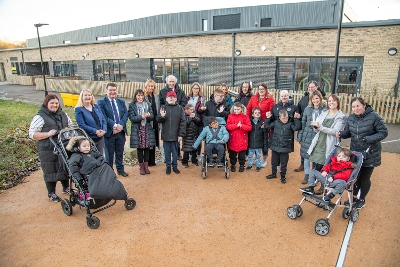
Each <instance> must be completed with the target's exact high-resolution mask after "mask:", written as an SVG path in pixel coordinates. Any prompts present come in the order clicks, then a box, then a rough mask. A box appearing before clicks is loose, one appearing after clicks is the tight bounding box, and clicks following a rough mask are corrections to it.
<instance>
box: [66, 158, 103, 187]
mask: <svg viewBox="0 0 400 267" xmlns="http://www.w3.org/2000/svg"><path fill="white" fill-rule="evenodd" d="M104 162H105V160H104V157H103V155H102V154H101V153H100V152H98V151H90V153H88V154H84V153H80V152H78V153H73V154H72V155H71V157H70V158H69V160H68V166H69V169H70V171H71V173H72V175H73V176H74V177H75V178H76V179H77V181H79V180H82V179H83V176H82V175H89V174H90V173H91V172H92V171H93V170H94V169H95V168H97V167H99V166H100V165H101V164H103V163H104Z"/></svg>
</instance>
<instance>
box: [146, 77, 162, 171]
mask: <svg viewBox="0 0 400 267" xmlns="http://www.w3.org/2000/svg"><path fill="white" fill-rule="evenodd" d="M144 95H145V100H146V101H147V102H148V103H149V104H150V108H151V110H152V111H153V115H154V116H156V115H157V113H158V110H159V109H160V107H159V103H160V101H159V99H158V98H159V95H158V94H157V88H156V83H155V82H154V81H153V80H147V81H146V83H145V84H144ZM150 124H151V125H152V127H153V130H154V134H155V139H156V145H155V147H154V148H153V149H150V151H149V164H148V166H150V167H151V166H156V147H160V133H159V128H158V122H157V121H156V120H155V119H153V120H152V121H151V122H150Z"/></svg>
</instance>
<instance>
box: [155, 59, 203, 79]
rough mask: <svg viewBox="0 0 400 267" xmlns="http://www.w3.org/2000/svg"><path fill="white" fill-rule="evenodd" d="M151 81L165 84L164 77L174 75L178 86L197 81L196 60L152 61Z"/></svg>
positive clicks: (197, 63) (197, 62) (197, 64)
mask: <svg viewBox="0 0 400 267" xmlns="http://www.w3.org/2000/svg"><path fill="white" fill-rule="evenodd" d="M153 66H154V67H153V68H154V69H153V70H154V71H153V73H154V74H153V75H154V76H153V80H154V81H155V82H156V83H165V77H167V76H168V75H174V76H175V77H177V79H178V83H179V84H191V83H194V82H197V81H198V77H199V75H198V66H199V60H198V58H166V59H154V62H153Z"/></svg>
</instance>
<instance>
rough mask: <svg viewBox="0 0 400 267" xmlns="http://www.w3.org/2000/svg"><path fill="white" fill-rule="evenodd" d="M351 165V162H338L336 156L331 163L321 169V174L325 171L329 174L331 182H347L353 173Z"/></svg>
mask: <svg viewBox="0 0 400 267" xmlns="http://www.w3.org/2000/svg"><path fill="white" fill-rule="evenodd" d="M352 164H353V162H351V161H338V160H337V156H334V157H332V158H331V162H330V163H329V164H326V165H325V166H324V167H323V168H322V170H321V172H323V171H326V172H327V173H329V174H331V175H332V177H333V180H343V181H346V182H347V180H349V178H350V175H351V173H352V172H353V167H352V166H351V165H352Z"/></svg>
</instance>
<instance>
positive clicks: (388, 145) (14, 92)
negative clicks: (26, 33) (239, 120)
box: [0, 82, 400, 154]
mask: <svg viewBox="0 0 400 267" xmlns="http://www.w3.org/2000/svg"><path fill="white" fill-rule="evenodd" d="M49 93H51V94H56V95H58V96H59V98H60V102H61V104H63V103H62V98H61V97H60V93H58V92H49ZM43 98H44V91H38V90H36V86H26V85H15V84H9V83H8V82H0V99H15V100H22V101H28V102H34V103H42V101H43ZM95 98H96V100H98V99H100V98H101V96H95ZM122 99H123V100H125V103H126V105H127V107H128V106H129V103H130V102H131V101H132V99H128V98H122ZM386 126H387V128H388V132H389V135H388V137H387V138H386V139H385V140H383V141H382V150H383V151H384V152H391V153H397V154H400V124H386ZM341 144H342V145H343V146H349V144H350V140H349V139H347V140H346V139H344V140H342V142H341Z"/></svg>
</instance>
